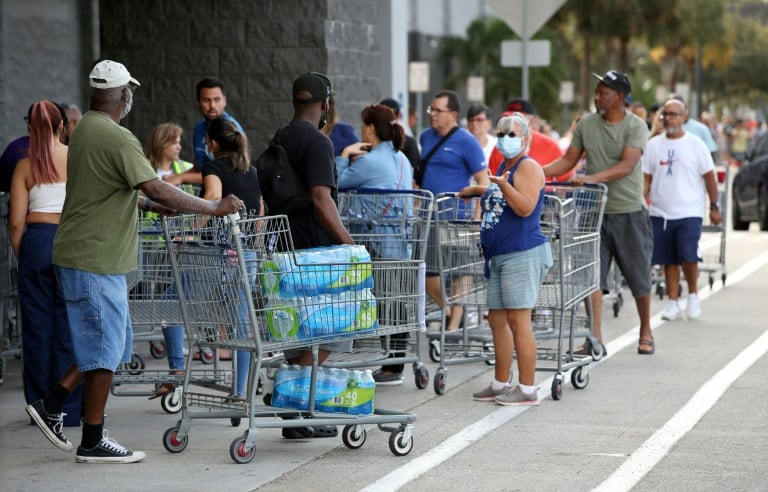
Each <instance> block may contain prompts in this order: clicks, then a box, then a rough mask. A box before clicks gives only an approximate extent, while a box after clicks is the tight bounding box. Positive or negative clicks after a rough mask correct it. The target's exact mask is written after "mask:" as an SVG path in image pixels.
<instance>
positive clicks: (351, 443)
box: [341, 425, 366, 449]
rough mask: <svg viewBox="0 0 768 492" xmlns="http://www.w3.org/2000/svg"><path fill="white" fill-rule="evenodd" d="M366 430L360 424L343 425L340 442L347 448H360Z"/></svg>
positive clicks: (363, 442)
mask: <svg viewBox="0 0 768 492" xmlns="http://www.w3.org/2000/svg"><path fill="white" fill-rule="evenodd" d="M365 438H366V432H365V427H363V426H362V425H345V426H344V430H343V431H342V432H341V442H343V443H344V445H345V446H346V447H348V448H349V449H360V448H361V447H362V446H363V444H365Z"/></svg>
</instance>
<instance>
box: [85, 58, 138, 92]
mask: <svg viewBox="0 0 768 492" xmlns="http://www.w3.org/2000/svg"><path fill="white" fill-rule="evenodd" d="M88 83H89V84H90V86H91V87H93V88H94V89H112V88H114V87H122V86H124V85H126V84H131V85H134V86H136V87H138V86H140V85H141V84H140V83H139V81H138V80H136V79H134V78H133V77H131V74H130V72H128V69H127V68H125V65H123V64H122V63H118V62H116V61H112V60H102V61H100V62H99V63H97V64H96V65H94V67H93V69H92V70H91V74H90V75H89V76H88Z"/></svg>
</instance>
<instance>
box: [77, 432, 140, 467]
mask: <svg viewBox="0 0 768 492" xmlns="http://www.w3.org/2000/svg"><path fill="white" fill-rule="evenodd" d="M146 456H147V455H146V454H145V453H144V451H129V450H127V449H125V448H124V447H122V446H121V445H120V444H118V442H117V441H115V440H114V439H110V438H109V434H108V433H107V431H104V437H102V438H101V441H99V444H97V445H96V446H95V447H93V448H91V449H84V448H83V447H82V446H78V447H77V454H76V455H75V461H76V462H78V463H135V462H137V461H141V460H143V459H144V458H145V457H146Z"/></svg>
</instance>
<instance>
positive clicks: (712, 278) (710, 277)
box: [709, 273, 715, 289]
mask: <svg viewBox="0 0 768 492" xmlns="http://www.w3.org/2000/svg"><path fill="white" fill-rule="evenodd" d="M714 285H715V277H714V276H713V275H712V274H711V273H710V274H709V288H710V289H711V288H712V287H713V286H714Z"/></svg>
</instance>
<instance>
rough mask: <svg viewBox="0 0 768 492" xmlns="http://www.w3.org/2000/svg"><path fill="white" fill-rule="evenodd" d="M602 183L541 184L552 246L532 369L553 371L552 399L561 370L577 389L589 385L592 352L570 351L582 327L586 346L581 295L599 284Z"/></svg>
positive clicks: (540, 301) (559, 393)
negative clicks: (544, 325) (545, 318)
mask: <svg viewBox="0 0 768 492" xmlns="http://www.w3.org/2000/svg"><path fill="white" fill-rule="evenodd" d="M606 193H607V187H606V186H604V185H587V186H584V187H571V186H559V185H547V188H546V195H545V200H544V207H543V209H542V214H541V226H542V231H543V232H544V234H545V235H546V236H547V237H548V238H549V240H550V243H551V246H552V257H553V260H554V265H553V266H552V268H551V269H550V270H549V272H548V273H547V275H546V276H545V278H544V282H543V284H542V286H541V288H540V290H539V295H538V298H537V301H536V305H535V310H537V311H540V310H546V311H549V312H551V313H553V316H552V317H551V320H552V329H551V330H535V331H534V333H535V336H536V339H537V341H538V343H537V360H538V363H537V366H536V370H537V371H551V372H555V377H554V378H553V380H552V398H553V399H554V400H559V399H560V398H561V396H562V384H563V379H564V373H565V372H567V371H569V370H572V372H571V383H572V384H573V386H574V387H575V388H577V389H583V388H585V387H586V386H587V385H588V384H589V372H588V371H589V368H588V365H589V364H590V363H591V362H592V361H593V357H592V355H586V356H578V355H575V354H574V340H575V338H576V336H577V334H578V336H582V333H581V332H584V331H586V334H587V336H588V337H590V341H591V345H592V346H593V347H599V346H600V344H599V343H597V341H596V340H595V339H594V338H591V320H590V318H589V317H584V316H583V315H580V314H579V313H578V308H579V306H580V305H581V303H582V302H583V301H584V299H587V298H588V297H589V295H590V294H591V293H592V292H594V291H595V290H597V289H599V288H600V226H601V224H602V220H603V211H604V209H605V201H606Z"/></svg>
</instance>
